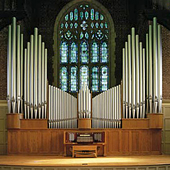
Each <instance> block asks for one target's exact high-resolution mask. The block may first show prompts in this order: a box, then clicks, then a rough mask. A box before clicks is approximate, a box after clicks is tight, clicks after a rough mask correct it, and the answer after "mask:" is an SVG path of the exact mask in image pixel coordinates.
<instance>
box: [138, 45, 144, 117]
mask: <svg viewBox="0 0 170 170" xmlns="http://www.w3.org/2000/svg"><path fill="white" fill-rule="evenodd" d="M142 53H143V49H142V42H140V45H139V97H140V99H139V114H140V117H141V118H143V95H144V94H143V92H144V91H143V90H144V89H143V86H142V83H144V80H143V64H144V63H143V60H142V58H143V54H142Z"/></svg>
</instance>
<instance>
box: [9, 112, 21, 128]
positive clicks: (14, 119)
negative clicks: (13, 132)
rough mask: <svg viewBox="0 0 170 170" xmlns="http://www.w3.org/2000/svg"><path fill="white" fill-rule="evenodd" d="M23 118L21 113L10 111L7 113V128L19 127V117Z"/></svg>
mask: <svg viewBox="0 0 170 170" xmlns="http://www.w3.org/2000/svg"><path fill="white" fill-rule="evenodd" d="M22 118H23V114H18V113H12V114H7V129H19V128H20V126H21V125H20V124H21V123H20V119H22Z"/></svg>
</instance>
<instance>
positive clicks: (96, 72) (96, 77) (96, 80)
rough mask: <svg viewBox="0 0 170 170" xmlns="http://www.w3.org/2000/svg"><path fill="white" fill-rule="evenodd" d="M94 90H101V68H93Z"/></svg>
mask: <svg viewBox="0 0 170 170" xmlns="http://www.w3.org/2000/svg"><path fill="white" fill-rule="evenodd" d="M91 77H92V91H93V92H98V91H99V68H98V67H93V68H92V75H91Z"/></svg>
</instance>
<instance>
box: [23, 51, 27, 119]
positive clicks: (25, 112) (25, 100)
mask: <svg viewBox="0 0 170 170" xmlns="http://www.w3.org/2000/svg"><path fill="white" fill-rule="evenodd" d="M24 56H25V58H24V89H27V83H26V82H27V75H26V73H27V49H25V53H24ZM24 117H25V118H26V119H27V90H24Z"/></svg>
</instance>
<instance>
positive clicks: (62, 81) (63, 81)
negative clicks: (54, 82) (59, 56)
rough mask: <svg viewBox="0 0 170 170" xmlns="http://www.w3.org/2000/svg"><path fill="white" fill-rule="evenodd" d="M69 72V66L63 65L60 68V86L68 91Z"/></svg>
mask: <svg viewBox="0 0 170 170" xmlns="http://www.w3.org/2000/svg"><path fill="white" fill-rule="evenodd" d="M67 81H68V72H67V67H61V69H60V87H61V89H62V90H63V91H67V89H68V85H67V84H68V83H67Z"/></svg>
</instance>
